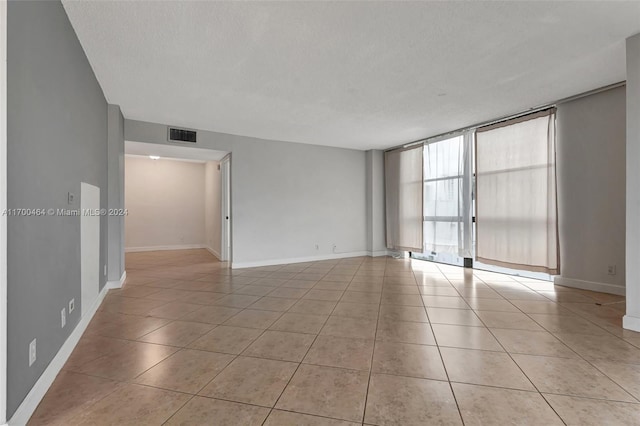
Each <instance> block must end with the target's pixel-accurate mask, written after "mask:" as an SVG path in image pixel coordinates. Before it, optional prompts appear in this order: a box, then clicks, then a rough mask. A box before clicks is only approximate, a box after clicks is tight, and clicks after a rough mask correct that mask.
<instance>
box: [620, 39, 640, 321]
mask: <svg viewBox="0 0 640 426" xmlns="http://www.w3.org/2000/svg"><path fill="white" fill-rule="evenodd" d="M626 157H627V188H626V192H627V203H626V211H627V217H626V228H627V233H626V261H625V263H626V270H627V274H626V277H627V282H626V288H627V314H626V315H625V316H624V319H623V327H624V328H626V329H627V330H634V331H640V34H636V35H634V36H633V37H629V38H628V39H627V155H626Z"/></svg>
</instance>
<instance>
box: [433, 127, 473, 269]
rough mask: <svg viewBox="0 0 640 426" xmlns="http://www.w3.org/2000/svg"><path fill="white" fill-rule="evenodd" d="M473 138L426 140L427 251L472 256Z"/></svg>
mask: <svg viewBox="0 0 640 426" xmlns="http://www.w3.org/2000/svg"><path fill="white" fill-rule="evenodd" d="M472 138H473V134H472V133H471V132H467V133H465V134H464V135H460V136H457V137H453V138H448V139H444V140H440V141H435V142H428V143H425V147H424V240H425V241H424V252H425V253H428V252H432V253H452V254H456V255H458V256H460V257H471V244H472V243H471V226H472V225H471V218H472V207H471V187H472V179H473V177H472V163H471V146H472V145H471V144H472Z"/></svg>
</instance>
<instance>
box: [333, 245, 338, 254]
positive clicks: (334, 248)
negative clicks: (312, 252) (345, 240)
mask: <svg viewBox="0 0 640 426" xmlns="http://www.w3.org/2000/svg"><path fill="white" fill-rule="evenodd" d="M337 248H338V246H337V245H335V244H334V245H333V252H334V253H335V252H336V249H337Z"/></svg>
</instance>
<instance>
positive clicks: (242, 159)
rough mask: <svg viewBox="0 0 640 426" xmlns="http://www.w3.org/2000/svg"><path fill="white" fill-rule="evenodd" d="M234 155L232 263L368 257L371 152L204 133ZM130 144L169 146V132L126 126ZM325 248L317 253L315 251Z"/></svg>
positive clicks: (208, 142) (202, 137) (207, 144)
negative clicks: (368, 155)
mask: <svg viewBox="0 0 640 426" xmlns="http://www.w3.org/2000/svg"><path fill="white" fill-rule="evenodd" d="M198 138H199V141H198V144H197V146H198V147H199V148H210V149H216V150H220V151H229V152H232V160H231V162H232V163H231V191H232V193H231V196H232V211H233V217H232V219H233V220H232V235H233V263H234V264H240V265H242V264H247V263H252V262H260V261H275V260H280V259H298V258H306V257H315V256H330V255H332V254H333V248H332V247H333V244H335V245H336V250H335V252H336V253H350V252H364V251H366V249H367V237H366V200H365V196H366V194H365V192H366V183H365V179H366V170H365V166H366V164H365V152H364V151H356V150H349V149H340V148H331V147H324V146H317V145H305V144H296V143H288V142H279V141H270V140H263V139H256V138H248V137H242V136H234V135H228V134H221V133H214V132H204V131H201V132H199V133H198ZM125 139H126V140H128V141H136V142H151V143H162V144H164V143H167V142H166V140H167V128H166V126H165V125H161V124H154V123H146V122H141V121H134V120H125ZM316 244H318V246H319V248H318V249H317V250H316V248H315V245H316Z"/></svg>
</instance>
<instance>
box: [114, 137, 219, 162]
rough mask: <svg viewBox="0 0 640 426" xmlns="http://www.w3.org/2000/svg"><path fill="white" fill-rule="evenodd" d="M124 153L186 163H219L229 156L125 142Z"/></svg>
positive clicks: (172, 146) (182, 148)
mask: <svg viewBox="0 0 640 426" xmlns="http://www.w3.org/2000/svg"><path fill="white" fill-rule="evenodd" d="M124 153H125V154H127V155H137V156H145V157H148V156H150V155H157V156H159V157H160V158H169V159H172V160H186V161H197V162H206V161H219V160H222V159H223V158H224V156H225V155H227V153H226V152H224V151H216V150H213V149H202V148H194V147H190V146H174V145H161V144H157V143H144V142H133V141H125V142H124Z"/></svg>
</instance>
